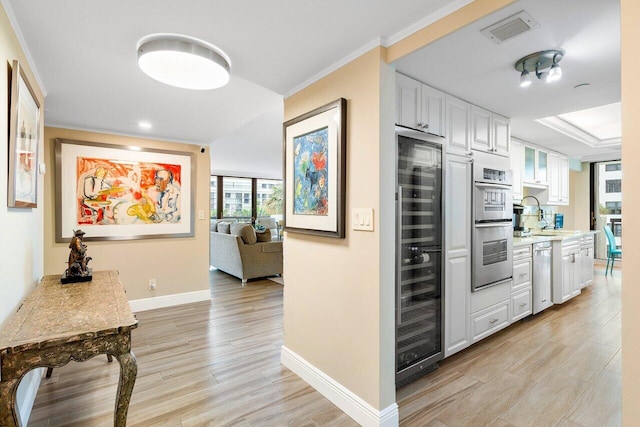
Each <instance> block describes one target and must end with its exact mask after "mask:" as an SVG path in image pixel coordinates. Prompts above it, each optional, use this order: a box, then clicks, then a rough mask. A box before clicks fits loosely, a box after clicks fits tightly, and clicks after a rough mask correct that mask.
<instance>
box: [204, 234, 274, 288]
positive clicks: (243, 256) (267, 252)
mask: <svg viewBox="0 0 640 427" xmlns="http://www.w3.org/2000/svg"><path fill="white" fill-rule="evenodd" d="M210 234H211V240H210V257H211V262H210V264H211V265H212V266H214V267H216V268H217V269H218V270H222V271H224V272H225V273H229V274H231V275H232V276H235V277H237V278H239V279H241V280H242V286H245V285H246V284H247V280H248V279H254V278H258V277H267V276H275V275H281V274H282V242H281V241H271V233H270V232H269V230H265V232H263V233H256V231H255V229H254V228H253V226H252V225H251V224H243V223H227V222H224V221H222V222H216V223H213V224H211V233H210ZM259 238H260V239H261V240H262V241H258V239H259Z"/></svg>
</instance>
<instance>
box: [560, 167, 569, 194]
mask: <svg viewBox="0 0 640 427" xmlns="http://www.w3.org/2000/svg"><path fill="white" fill-rule="evenodd" d="M560 203H562V204H563V205H569V159H568V158H567V157H564V156H560Z"/></svg>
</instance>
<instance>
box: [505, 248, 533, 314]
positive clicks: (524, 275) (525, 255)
mask: <svg viewBox="0 0 640 427" xmlns="http://www.w3.org/2000/svg"><path fill="white" fill-rule="evenodd" d="M532 261H533V258H532V250H531V245H526V246H516V247H514V248H513V284H512V286H511V319H510V320H511V322H512V323H513V322H515V321H517V320H520V319H522V318H524V317H527V316H528V315H530V314H531V313H532V312H533V304H532V295H533V292H532V291H533V289H532V280H531V279H532V273H533V271H532V269H533V266H532Z"/></svg>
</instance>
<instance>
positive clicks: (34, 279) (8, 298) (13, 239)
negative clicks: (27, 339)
mask: <svg viewBox="0 0 640 427" xmlns="http://www.w3.org/2000/svg"><path fill="white" fill-rule="evenodd" d="M16 59H17V60H18V61H20V65H21V67H22V68H23V69H24V70H25V71H26V73H27V79H28V80H29V82H30V83H31V85H32V87H33V89H34V90H35V92H36V96H37V98H38V101H39V102H40V105H41V112H44V97H43V94H42V90H41V89H40V87H38V84H37V81H36V79H35V77H34V76H33V73H32V72H31V68H30V66H29V64H28V63H27V59H26V57H25V55H24V52H23V51H22V48H21V47H20V43H19V42H18V40H17V38H16V36H15V34H14V32H13V29H12V27H11V23H10V22H9V20H8V18H7V15H6V13H5V11H4V8H2V6H0V61H1V64H0V82H2V83H1V84H0V104H1V105H2V106H3V107H2V109H1V110H0V111H2V113H1V114H0V129H1V130H0V147H2V149H0V224H2V225H1V227H2V232H1V233H0V235H1V236H2V237H1V238H0V326H2V324H3V323H4V322H5V321H6V319H7V318H8V317H9V315H11V314H12V313H14V312H15V310H16V308H17V307H18V305H19V304H20V302H21V301H22V299H24V297H26V296H27V294H28V293H29V292H31V290H32V289H33V288H34V287H35V285H36V284H37V283H38V281H39V280H40V278H41V277H42V263H43V249H42V237H43V231H42V217H43V212H44V210H45V206H44V200H43V197H42V196H43V185H42V183H43V179H42V176H41V175H39V176H38V207H37V208H34V209H16V208H7V177H8V171H7V168H8V164H9V160H8V153H9V151H8V149H7V147H8V141H9V138H8V136H9V135H8V133H9V132H8V129H9V120H8V114H7V108H6V107H7V106H8V105H9V97H10V93H9V90H8V89H9V88H8V87H7V82H8V81H9V76H10V70H9V66H11V65H12V63H13V60H16ZM43 123H44V121H43V120H41V123H40V125H41V128H40V142H39V147H40V158H42V132H43V129H44V125H43Z"/></svg>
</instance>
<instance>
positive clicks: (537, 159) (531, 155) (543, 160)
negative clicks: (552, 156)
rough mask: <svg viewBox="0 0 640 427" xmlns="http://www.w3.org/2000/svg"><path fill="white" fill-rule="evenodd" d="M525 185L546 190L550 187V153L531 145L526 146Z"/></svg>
mask: <svg viewBox="0 0 640 427" xmlns="http://www.w3.org/2000/svg"><path fill="white" fill-rule="evenodd" d="M522 180H523V185H524V186H529V187H537V188H546V187H547V185H548V180H549V176H548V153H547V152H546V151H545V150H541V149H539V148H535V147H532V146H529V145H525V146H524V174H523V179H522Z"/></svg>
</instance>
